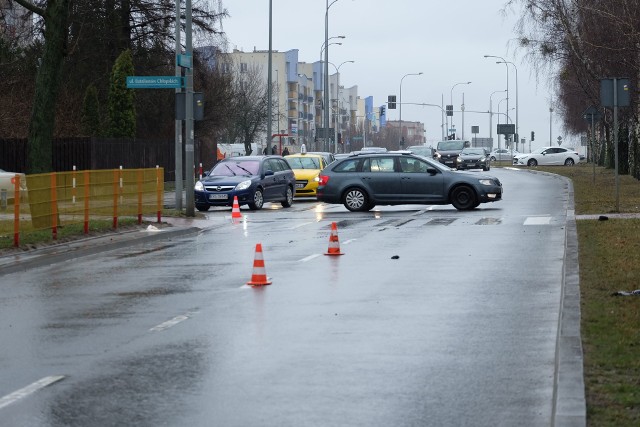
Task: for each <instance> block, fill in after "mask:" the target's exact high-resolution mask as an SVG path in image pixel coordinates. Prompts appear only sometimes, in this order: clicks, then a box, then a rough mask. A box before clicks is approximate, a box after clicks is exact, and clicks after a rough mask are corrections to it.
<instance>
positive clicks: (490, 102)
mask: <svg viewBox="0 0 640 427" xmlns="http://www.w3.org/2000/svg"><path fill="white" fill-rule="evenodd" d="M499 92H506V90H505V89H503V90H496V91H494V92H491V95H489V138H490V139H491V144H492V147H491V148H493V100H492V98H493V95H494V94H496V93H499ZM498 142H500V135H498ZM498 148H500V147H499V146H498Z"/></svg>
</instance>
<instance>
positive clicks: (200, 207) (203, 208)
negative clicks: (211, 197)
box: [196, 204, 209, 212]
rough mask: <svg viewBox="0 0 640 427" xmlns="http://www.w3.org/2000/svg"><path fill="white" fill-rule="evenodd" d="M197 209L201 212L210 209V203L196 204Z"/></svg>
mask: <svg viewBox="0 0 640 427" xmlns="http://www.w3.org/2000/svg"><path fill="white" fill-rule="evenodd" d="M196 209H198V210H199V211H200V212H206V211H208V210H209V205H198V204H196Z"/></svg>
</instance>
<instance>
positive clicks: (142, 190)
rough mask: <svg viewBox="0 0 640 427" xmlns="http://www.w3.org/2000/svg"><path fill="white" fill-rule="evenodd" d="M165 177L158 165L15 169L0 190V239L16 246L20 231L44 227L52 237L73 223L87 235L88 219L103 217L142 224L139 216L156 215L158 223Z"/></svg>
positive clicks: (37, 230)
mask: <svg viewBox="0 0 640 427" xmlns="http://www.w3.org/2000/svg"><path fill="white" fill-rule="evenodd" d="M163 177H164V170H163V168H160V167H156V168H154V169H122V168H120V169H107V170H85V171H76V170H73V171H71V172H52V173H45V174H37V175H26V176H24V175H22V174H16V175H15V177H13V178H12V179H11V181H12V183H11V184H12V186H13V188H7V189H0V195H1V196H2V198H1V199H0V202H1V203H0V239H7V238H11V237H12V238H13V244H14V245H15V246H19V244H20V236H21V235H23V234H25V233H32V232H42V231H43V230H44V231H46V230H50V231H51V236H52V238H53V239H56V238H57V237H58V229H59V228H60V227H63V226H68V225H71V224H80V225H82V227H83V231H84V233H85V234H86V233H88V232H89V220H90V219H91V220H94V219H95V220H98V219H102V220H105V219H107V220H109V221H110V222H111V223H112V226H113V228H117V227H118V220H119V218H123V217H133V218H137V222H138V223H139V224H141V223H142V217H143V215H156V217H157V221H158V222H160V221H161V219H162V218H161V216H162V206H163V196H164V179H163ZM24 181H26V183H25V182H24ZM9 187H10V186H9Z"/></svg>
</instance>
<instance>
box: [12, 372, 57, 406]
mask: <svg viewBox="0 0 640 427" xmlns="http://www.w3.org/2000/svg"><path fill="white" fill-rule="evenodd" d="M63 378H64V375H52V376H48V377H44V378H42V379H40V380H38V381H36V382H34V383H33V384H30V385H28V386H26V387H24V388H21V389H20V390H17V391H14V392H13V393H11V394H7V395H6V396H4V397H3V398H1V399H0V409H2V408H4V407H5V406H8V405H11V404H12V403H14V402H17V401H18V400H20V399H23V398H25V397H27V396H29V395H30V394H33V393H35V392H36V391H38V390H40V389H41V388H45V387H46V386H48V385H51V384H53V383H55V382H58V381H60V380H61V379H63Z"/></svg>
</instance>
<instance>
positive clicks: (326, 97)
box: [320, 0, 338, 142]
mask: <svg viewBox="0 0 640 427" xmlns="http://www.w3.org/2000/svg"><path fill="white" fill-rule="evenodd" d="M337 1H338V0H333V1H332V2H331V3H329V0H327V1H326V5H327V7H326V9H325V13H324V46H325V49H324V106H325V109H324V137H325V142H326V141H327V139H328V138H329V8H330V7H331V6H333V5H334V4H335V3H336V2H337ZM320 51H321V52H322V50H320Z"/></svg>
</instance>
